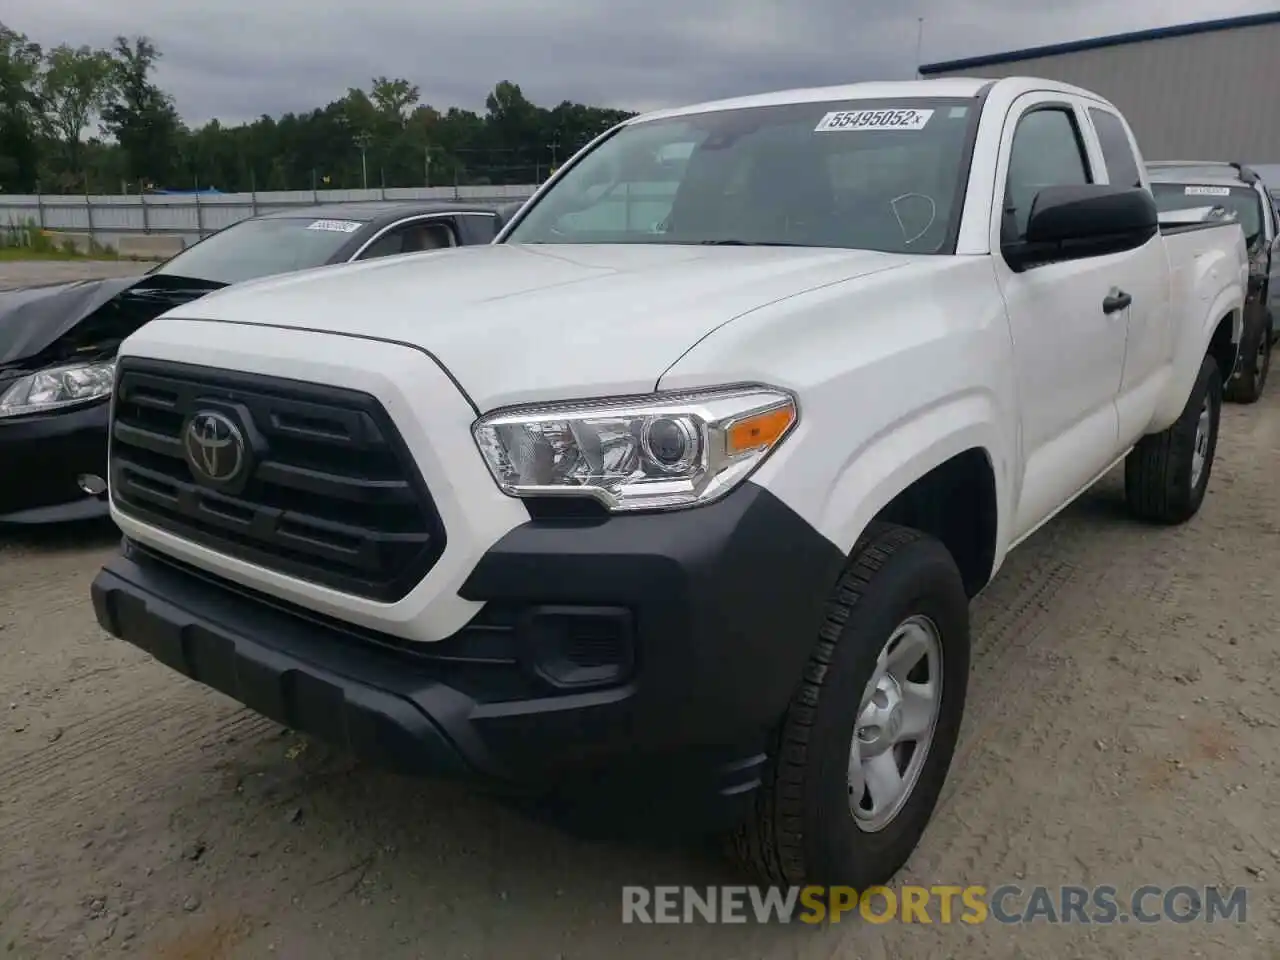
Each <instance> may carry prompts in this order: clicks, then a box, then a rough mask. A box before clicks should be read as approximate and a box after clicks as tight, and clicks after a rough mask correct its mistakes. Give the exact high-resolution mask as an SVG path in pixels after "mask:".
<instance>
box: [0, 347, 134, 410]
mask: <svg viewBox="0 0 1280 960" xmlns="http://www.w3.org/2000/svg"><path fill="white" fill-rule="evenodd" d="M115 372H116V362H115V361H114V360H107V361H105V362H101V363H74V364H68V365H66V366H63V367H50V368H49V369H48V370H40V371H38V372H36V373H32V374H29V375H27V376H25V377H22V378H21V379H20V380H16V381H14V382H13V383H11V384H10V385H9V386H8V387H7V388H6V389H5V391H4V392H3V393H0V417H16V416H18V415H19V414H24V413H42V412H43V411H46V410H57V409H59V408H61V407H71V406H75V405H76V404H79V403H85V402H87V401H89V400H100V399H102V398H103V397H109V396H111V385H112V380H113V379H114V377H115Z"/></svg>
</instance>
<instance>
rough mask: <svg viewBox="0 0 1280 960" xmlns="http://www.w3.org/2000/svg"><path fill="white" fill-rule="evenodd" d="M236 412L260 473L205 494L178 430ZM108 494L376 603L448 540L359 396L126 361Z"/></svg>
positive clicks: (404, 455) (380, 419) (397, 446)
mask: <svg viewBox="0 0 1280 960" xmlns="http://www.w3.org/2000/svg"><path fill="white" fill-rule="evenodd" d="M206 409H211V410H217V411H220V412H223V413H224V414H229V415H234V416H235V418H236V419H237V420H238V421H239V422H240V425H241V427H242V429H243V430H244V432H245V434H246V436H247V437H251V438H252V439H251V441H250V443H251V445H252V446H253V448H254V465H253V469H252V471H251V473H250V475H249V477H248V480H247V482H246V483H244V485H243V489H242V490H241V489H240V488H239V487H237V488H236V491H237V492H235V493H234V495H233V494H232V493H231V492H230V491H228V490H223V489H218V490H215V489H211V488H209V487H206V486H203V485H202V484H201V483H200V482H199V481H198V480H197V478H196V477H195V476H194V475H193V473H192V471H191V469H190V468H189V467H188V465H187V461H186V449H185V444H184V442H183V437H182V429H183V425H184V424H185V422H186V420H187V418H188V417H189V416H191V415H192V414H194V413H196V412H197V411H200V410H206ZM111 437H112V441H111V489H112V497H113V499H114V500H115V501H116V502H117V503H118V504H119V505H120V507H121V508H122V509H123V510H124V511H125V512H127V513H129V514H132V515H134V516H137V517H138V518H139V519H141V520H144V521H146V522H148V523H151V524H154V525H155V526H158V527H162V528H164V529H166V530H168V531H171V532H172V533H174V534H177V535H178V536H181V537H183V538H185V539H188V540H192V541H194V542H197V543H201V544H203V545H205V546H209V547H211V548H213V549H216V550H218V551H219V552H222V553H225V554H228V555H230V556H234V557H238V558H240V559H243V560H246V561H249V562H252V563H255V564H258V565H261V566H266V567H269V568H271V569H276V570H279V571H280V572H282V573H287V574H290V575H293V576H297V577H301V578H303V579H310V580H313V581H315V582H318V583H323V584H325V585H326V586H331V587H334V588H336V589H339V590H343V591H346V592H349V593H352V594H356V595H359V596H364V597H368V598H370V599H377V600H382V601H388V602H390V601H394V600H398V599H400V598H401V597H403V596H404V595H405V594H406V593H408V592H409V590H411V589H412V588H413V586H414V585H415V584H416V583H417V582H419V581H420V580H421V579H422V577H423V576H425V575H426V574H427V572H428V571H429V570H430V569H431V567H432V566H434V564H435V562H436V561H437V560H438V559H439V557H440V555H441V553H442V552H443V550H444V544H445V532H444V528H443V525H442V523H441V521H440V518H439V514H438V513H437V511H436V508H435V504H434V502H433V500H432V499H431V496H430V493H429V492H428V490H427V488H426V485H425V483H424V482H423V480H422V477H421V474H420V473H419V472H418V469H417V467H416V465H415V464H414V462H413V459H412V457H411V456H410V454H409V451H408V449H407V448H406V447H405V444H404V441H403V439H402V438H401V437H400V434H399V432H398V431H397V430H396V428H395V425H394V424H393V423H392V422H391V419H390V417H389V416H388V415H387V412H386V411H385V409H383V407H382V405H381V404H380V403H379V402H378V401H377V400H376V399H375V398H374V397H372V396H370V395H368V394H365V393H361V392H358V391H354V390H346V389H340V388H334V387H327V386H320V385H314V384H307V383H302V382H299V381H294V380H286V379H283V378H275V377H264V376H258V375H253V374H242V373H231V372H226V371H222V370H215V369H211V368H207V367H200V366H196V365H188V364H178V363H169V362H167V361H155V360H137V359H133V358H125V359H123V360H121V361H120V364H119V372H118V374H117V382H116V392H115V397H114V402H113V406H112V430H111Z"/></svg>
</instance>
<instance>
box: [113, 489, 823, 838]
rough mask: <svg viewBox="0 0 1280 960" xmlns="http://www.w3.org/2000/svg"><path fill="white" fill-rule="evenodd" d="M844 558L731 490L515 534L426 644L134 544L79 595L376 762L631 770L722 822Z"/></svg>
mask: <svg viewBox="0 0 1280 960" xmlns="http://www.w3.org/2000/svg"><path fill="white" fill-rule="evenodd" d="M842 563H843V557H842V556H841V554H840V552H839V551H838V550H837V549H836V548H835V547H834V546H833V545H832V544H831V543H830V542H829V541H827V540H826V539H825V538H823V537H821V536H820V535H819V534H818V533H817V532H816V531H815V530H814V529H813V528H812V527H810V526H809V525H808V524H807V523H806V522H805V521H804V520H803V519H801V518H800V517H799V516H798V515H796V514H795V513H794V512H792V511H791V510H790V509H789V508H788V507H786V506H785V505H784V504H782V503H781V502H780V501H778V500H777V499H776V498H774V497H773V496H772V495H771V494H769V493H768V492H767V491H765V490H763V489H761V488H759V487H756V486H754V485H751V484H746V485H744V486H743V487H742V488H740V489H739V490H737V491H735V492H734V493H733V494H731V495H730V496H728V497H726V498H725V499H724V500H722V501H720V502H718V503H715V504H709V505H707V506H704V507H700V508H697V509H693V510H687V511H681V512H676V513H669V514H652V515H646V516H615V517H610V518H608V519H601V520H595V521H585V520H579V521H570V520H559V521H551V520H543V521H536V520H535V521H532V522H530V523H527V524H525V525H523V526H521V527H518V528H516V529H515V530H513V531H511V532H510V533H509V534H507V535H506V536H505V537H504V538H503V539H502V540H500V541H499V542H498V543H497V544H495V545H494V546H493V547H492V549H490V550H489V551H488V553H487V554H486V555H485V556H484V558H483V559H482V561H481V562H480V564H479V565H478V566H477V567H476V568H475V570H474V571H473V572H472V573H471V575H470V577H469V578H468V579H467V581H466V583H465V584H464V586H463V589H462V590H461V591H460V592H461V594H462V595H463V596H465V597H466V598H468V599H473V600H483V601H485V606H484V608H483V609H482V610H481V612H480V614H479V615H478V616H477V617H476V618H475V619H474V620H473V621H472V622H471V623H469V624H468V625H467V626H466V627H464V628H463V629H462V630H461V631H459V632H458V633H457V634H455V635H454V636H451V637H449V638H446V639H445V640H442V641H440V642H438V643H409V642H405V641H401V640H396V639H394V638H390V637H387V636H385V635H381V634H374V633H372V632H370V631H366V630H363V629H360V628H355V627H352V626H350V625H347V624H343V623H340V622H337V621H335V620H332V619H329V618H324V617H321V616H318V615H316V614H313V613H310V612H308V611H304V610H300V609H298V608H296V607H292V606H289V605H285V604H282V603H280V602H278V601H274V600H270V599H267V598H265V597H263V596H261V595H258V594H255V593H252V592H250V591H247V590H245V589H244V588H242V587H239V586H236V585H233V584H231V583H230V582H228V581H225V580H222V579H220V578H215V577H213V576H211V575H208V574H204V573H200V572H197V571H195V570H193V569H192V568H189V567H186V566H185V565H181V564H179V563H177V562H176V561H172V560H169V559H166V558H163V557H161V556H159V555H158V554H155V553H153V552H151V551H150V550H146V549H143V548H141V547H139V546H136V545H133V546H127V547H126V550H125V552H124V553H123V554H122V555H121V556H119V557H117V558H115V559H113V560H112V561H111V562H109V563H108V564H107V566H106V567H104V568H103V570H102V571H101V573H99V575H98V577H97V578H96V579H95V580H94V583H93V587H92V593H93V602H94V608H95V610H96V612H97V616H98V620H99V622H100V623H101V624H102V625H103V626H104V627H105V628H106V629H107V630H108V631H109V632H110V633H112V634H114V635H115V636H117V637H120V638H122V639H124V640H126V641H128V642H130V643H133V644H135V645H137V646H139V647H141V648H142V649H144V650H147V651H148V652H150V653H151V654H152V655H153V656H155V657H156V658H157V659H158V660H160V661H162V662H164V663H166V664H168V665H169V666H170V667H173V668H174V669H176V670H178V671H180V672H181V673H184V674H186V675H187V676H189V677H192V678H194V679H195V680H197V681H199V682H201V683H204V684H206V685H208V686H210V687H213V688H215V689H217V690H220V691H222V692H224V693H226V694H228V695H230V696H232V697H233V698H235V699H237V700H239V701H240V702H242V703H244V704H246V705H247V706H249V707H251V708H252V709H254V710H256V711H258V712H259V713H262V714H264V715H266V716H268V717H271V718H272V719H274V720H277V721H278V722H280V723H283V724H286V725H288V726H290V727H292V728H294V729H298V730H302V731H305V732H308V733H310V734H312V735H315V736H317V737H319V738H321V739H323V740H327V741H330V742H333V743H335V744H337V745H340V746H342V747H344V748H346V749H348V750H349V751H351V752H352V753H354V754H356V755H357V756H361V757H364V758H366V759H369V760H371V761H373V762H376V763H378V764H381V765H385V766H389V767H392V768H395V769H398V770H402V771H405V772H410V773H420V774H430V775H441V776H458V777H465V778H470V779H476V780H480V781H486V782H489V783H493V784H499V785H505V786H508V787H516V788H518V789H521V790H523V789H527V788H532V789H534V790H539V791H541V790H545V789H548V788H554V789H558V788H560V787H563V786H568V787H573V786H575V785H576V786H579V787H585V786H587V785H591V787H593V788H594V787H603V788H604V789H606V790H607V789H609V787H607V786H603V785H619V786H622V787H623V788H624V789H625V790H627V791H628V792H631V791H632V790H633V788H634V787H635V786H636V785H638V784H641V785H643V784H647V785H648V786H651V787H657V788H658V790H657V791H655V792H656V793H657V794H658V795H659V796H660V797H661V798H662V799H663V800H665V801H667V802H672V803H677V804H679V805H680V806H681V807H682V808H683V809H686V810H687V812H689V813H690V814H691V815H694V816H698V817H699V819H702V816H701V814H703V813H705V814H706V815H707V816H708V817H709V818H710V819H711V820H712V821H714V822H717V823H719V822H723V821H724V820H725V819H732V818H733V817H735V816H736V814H737V812H740V811H741V809H742V808H743V804H744V802H745V800H746V799H747V798H748V797H749V796H750V794H751V792H752V790H753V789H754V787H755V786H757V785H758V784H759V777H760V770H761V766H762V764H763V762H764V759H765V750H766V746H767V743H768V737H769V732H770V730H771V729H772V728H773V727H774V726H775V724H776V723H777V721H778V719H779V717H780V716H781V715H782V713H783V712H784V710H785V709H786V706H787V704H788V702H789V699H790V697H791V695H792V693H793V691H794V690H795V688H796V685H797V683H798V682H799V680H800V678H801V675H802V672H803V670H804V667H805V664H806V662H807V660H808V657H809V653H810V650H811V648H812V645H813V642H814V641H815V639H816V637H817V634H818V630H819V627H820V625H821V622H822V618H823V608H824V604H825V601H826V599H827V598H828V596H829V595H830V590H831V587H832V586H833V584H834V583H835V580H836V578H837V576H838V575H839V572H840V568H841V566H842ZM699 805H701V806H699Z"/></svg>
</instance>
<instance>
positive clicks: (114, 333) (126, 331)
mask: <svg viewBox="0 0 1280 960" xmlns="http://www.w3.org/2000/svg"><path fill="white" fill-rule="evenodd" d="M516 206H518V205H510V206H509V207H507V208H504V209H503V210H501V211H498V210H494V209H492V208H490V207H485V206H479V205H469V204H459V203H451V202H442V201H422V202H386V203H355V204H342V205H341V206H335V205H327V206H323V207H311V208H308V209H294V210H288V211H281V212H276V213H270V214H265V215H262V216H259V217H253V218H251V219H248V220H242V221H240V222H238V223H235V224H233V225H231V226H230V227H227V228H226V229H224V230H221V231H219V232H217V233H215V234H213V235H211V236H209V237H207V238H205V239H204V240H201V241H200V242H198V243H195V244H192V245H191V246H190V247H188V248H187V249H186V250H183V251H182V252H181V253H179V254H177V255H176V256H174V257H173V258H171V259H169V260H167V261H165V262H164V263H162V264H160V265H158V266H157V267H155V268H153V269H152V270H150V271H148V272H147V273H145V274H143V275H142V276H139V277H127V278H112V279H105V280H90V281H80V282H74V283H63V284H55V285H48V286H40V287H24V288H19V289H16V290H7V291H4V292H0V525H7V524H44V523H57V522H63V521H71V520H85V519H92V518H95V517H102V516H106V515H107V514H108V512H109V511H108V506H107V497H106V489H107V484H106V479H105V478H106V475H107V473H106V460H107V421H108V405H109V400H110V396H111V388H112V382H113V379H114V376H115V356H116V351H117V349H118V348H119V345H120V343H121V341H122V340H124V339H125V337H127V336H129V335H130V334H131V333H133V332H134V331H135V330H137V329H138V328H139V327H140V326H142V325H143V324H144V323H146V322H148V321H150V320H153V319H155V318H156V317H158V316H160V314H162V313H164V312H165V311H167V310H169V309H171V308H172V307H175V306H178V305H179V304H183V303H187V302H189V301H191V300H194V299H196V298H197V297H202V296H205V295H206V294H208V293H210V292H212V291H214V290H217V289H220V288H222V287H225V286H229V285H231V284H235V283H242V282H245V281H247V280H253V279H257V278H259V277H266V276H271V275H273V274H280V273H288V272H292V271H296V270H305V269H309V268H312V267H321V266H325V265H329V264H338V263H348V262H353V261H357V260H368V259H373V258H376V257H384V256H389V255H392V254H401V253H411V252H419V251H426V250H434V249H442V248H447V247H455V246H464V245H471V244H480V243H488V242H489V241H491V240H492V239H493V238H494V236H495V235H496V234H497V231H498V230H499V229H500V228H501V226H502V222H503V220H504V219H505V216H504V215H509V214H510V212H511V210H512V209H514V208H515V207H516Z"/></svg>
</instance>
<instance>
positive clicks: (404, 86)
mask: <svg viewBox="0 0 1280 960" xmlns="http://www.w3.org/2000/svg"><path fill="white" fill-rule="evenodd" d="M369 97H370V99H371V100H372V101H373V105H374V106H375V107H376V108H377V109H378V112H379V113H381V114H382V115H383V116H385V117H386V118H387V119H389V120H394V121H395V123H396V125H397V126H401V127H402V126H404V122H405V120H406V119H407V118H408V112H409V110H410V109H412V108H413V106H414V104H416V103H417V102H418V100H419V99H421V95H420V93H419V91H418V86H417V84H414V83H410V82H409V81H408V80H405V79H403V78H396V79H395V80H388V79H387V78H386V77H374V79H373V85H372V86H371V87H370V88H369Z"/></svg>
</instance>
